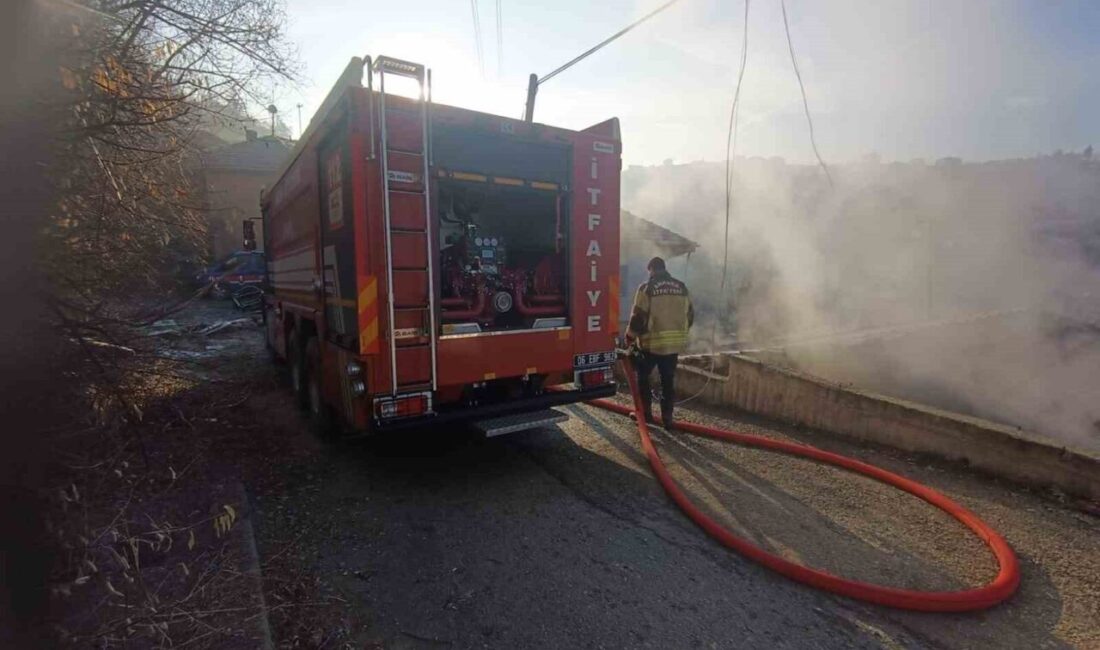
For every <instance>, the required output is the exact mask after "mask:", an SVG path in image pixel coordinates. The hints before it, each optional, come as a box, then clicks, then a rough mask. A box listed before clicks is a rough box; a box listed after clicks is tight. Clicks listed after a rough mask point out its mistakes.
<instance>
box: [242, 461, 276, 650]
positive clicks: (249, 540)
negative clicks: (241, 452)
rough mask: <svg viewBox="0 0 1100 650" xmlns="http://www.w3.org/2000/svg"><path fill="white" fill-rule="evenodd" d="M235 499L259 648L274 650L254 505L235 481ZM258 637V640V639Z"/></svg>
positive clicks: (243, 571) (243, 567)
mask: <svg viewBox="0 0 1100 650" xmlns="http://www.w3.org/2000/svg"><path fill="white" fill-rule="evenodd" d="M232 490H233V492H234V495H233V496H234V499H235V500H236V501H237V503H238V504H239V518H238V519H237V526H238V529H239V530H240V535H241V573H243V574H244V576H245V579H246V581H247V582H248V583H249V585H250V587H251V589H252V592H253V598H254V599H255V600H256V602H257V604H258V606H259V609H260V612H259V615H258V616H256V627H257V630H256V636H255V637H253V638H255V639H256V640H257V641H258V645H257V647H258V648H262V649H263V650H273V648H274V647H275V644H274V641H273V640H272V634H271V622H270V621H269V620H268V616H267V601H266V599H265V598H264V581H263V574H262V572H261V570H260V553H259V550H258V549H257V547H256V532H255V529H254V528H253V526H252V514H253V513H252V503H251V502H250V501H249V499H248V492H247V491H246V490H245V488H244V484H242V483H241V482H239V481H235V482H234V483H233V485H232ZM257 637H258V638H257Z"/></svg>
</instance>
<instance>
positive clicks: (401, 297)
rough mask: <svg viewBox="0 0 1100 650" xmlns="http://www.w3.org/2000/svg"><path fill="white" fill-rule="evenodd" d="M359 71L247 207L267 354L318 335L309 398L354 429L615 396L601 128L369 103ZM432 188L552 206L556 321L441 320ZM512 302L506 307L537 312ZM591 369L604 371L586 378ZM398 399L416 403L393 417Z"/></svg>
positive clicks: (608, 200)
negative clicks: (254, 226) (263, 287)
mask: <svg viewBox="0 0 1100 650" xmlns="http://www.w3.org/2000/svg"><path fill="white" fill-rule="evenodd" d="M364 71H365V72H366V73H367V74H368V75H369V74H370V71H371V63H370V60H369V59H368V60H367V61H366V62H363V61H360V60H359V59H353V61H352V63H351V65H349V68H348V71H346V72H345V74H344V77H343V78H342V79H341V82H340V83H338V84H337V86H336V87H335V88H334V89H333V91H332V93H330V96H329V98H328V99H326V102H325V105H323V106H322V109H321V110H320V111H319V112H318V114H317V116H315V117H314V119H313V121H311V123H310V127H309V129H308V130H307V132H306V133H305V134H303V137H302V139H301V141H300V142H299V144H298V145H297V147H296V148H295V150H294V152H293V154H292V159H291V160H290V161H288V163H287V165H286V166H285V168H284V170H283V171H282V172H281V174H280V176H279V178H278V179H277V180H276V181H275V183H274V184H273V185H272V186H271V187H270V189H269V190H267V191H265V192H264V193H263V196H262V199H261V204H262V211H263V216H264V237H265V239H266V242H265V243H266V251H267V264H268V278H267V286H268V290H269V291H268V296H267V298H266V303H265V310H264V314H265V320H266V328H267V331H266V336H267V341H268V345H269V346H270V347H271V348H272V349H273V351H274V353H275V355H276V356H277V357H280V358H282V359H285V360H287V361H288V362H290V363H292V364H294V363H299V362H300V360H299V359H296V358H288V354H290V353H291V351H294V352H296V353H297V354H298V355H301V354H302V353H303V352H302V351H303V350H305V349H306V347H307V344H306V341H307V339H309V338H316V341H317V343H316V345H315V347H318V348H319V350H320V353H319V369H318V368H317V367H316V365H315V367H314V368H313V370H312V372H315V373H319V383H320V386H321V389H322V393H323V396H324V401H325V403H326V404H327V406H328V407H329V408H331V409H332V411H333V412H334V413H335V414H336V415H337V416H339V419H340V420H341V421H343V422H344V423H345V424H346V425H347V426H348V427H349V428H352V429H355V430H360V431H369V430H373V429H384V428H387V427H398V426H400V425H406V424H411V423H425V422H431V421H442V420H446V419H456V418H457V419H475V418H477V417H481V416H486V415H489V414H504V413H509V412H515V411H523V410H525V409H537V408H543V407H545V406H548V405H555V404H561V403H567V402H573V401H579V400H584V399H591V398H593V397H598V396H604V395H608V394H611V393H612V392H614V389H615V386H614V384H613V383H612V382H611V381H610V371H609V369H610V365H611V364H612V363H613V361H614V349H615V338H616V336H617V334H618V332H617V331H616V330H617V328H618V322H619V305H618V295H619V287H618V282H619V280H618V278H619V175H620V167H621V162H620V161H621V157H620V156H621V143H620V140H619V129H618V122H617V120H614V119H612V120H608V121H607V122H604V123H601V124H599V125H596V126H594V127H591V128H589V129H586V130H583V131H571V130H567V129H561V128H556V127H551V126H546V125H543V124H534V123H527V122H524V121H522V120H516V119H510V118H506V117H499V116H495V115H489V114H485V113H480V112H475V111H470V110H465V109H461V108H454V107H450V106H444V105H439V104H433V103H426V102H423V101H421V100H419V99H416V98H406V97H400V96H397V95H394V94H392V93H391V94H385V95H383V93H382V92H381V89H379V88H375V87H373V86H374V84H373V81H374V79H370V77H368V79H370V80H369V81H368V84H367V85H363V83H362V74H363V72H364ZM357 77H358V78H357ZM428 78H429V79H430V76H429V77H428ZM424 115H427V118H426V119H424V118H423V116H424ZM383 120H385V123H384V124H383V122H382V121H383ZM383 130H384V132H385V135H384V137H383ZM425 139H427V146H425ZM383 157H385V159H383ZM425 171H426V172H427V173H425ZM384 174H386V176H385V180H384ZM387 181H388V182H387ZM441 185H446V186H447V187H448V188H459V190H456V191H461V190H462V188H465V187H467V186H469V187H471V188H474V189H477V191H479V192H498V194H492V196H501V197H505V198H501V199H496V200H501V201H505V200H507V197H508V196H520V197H526V198H525V199H524V200H530V201H535V202H538V201H541V202H543V203H546V202H547V201H554V202H556V203H555V205H556V209H557V214H558V217H557V218H558V220H559V221H562V223H561V224H558V226H556V227H557V228H558V230H557V231H556V232H557V233H558V234H557V235H556V237H558V238H559V240H561V244H560V246H561V247H562V248H563V250H562V251H561V254H560V256H559V259H561V260H563V261H564V268H560V269H559V270H558V271H557V275H559V276H562V277H557V278H551V280H555V281H557V282H559V286H561V287H562V289H561V290H560V291H561V294H563V295H561V294H559V295H558V297H557V298H555V297H553V296H543V297H542V298H545V300H544V302H547V303H550V302H552V301H554V300H558V301H559V307H558V308H557V309H559V310H560V311H559V312H554V313H555V314H559V313H564V314H565V316H564V318H562V317H556V318H549V319H537V318H536V319H535V323H536V324H539V325H540V327H539V328H537V329H535V328H524V327H520V328H518V329H517V328H511V329H505V330H501V331H476V330H477V329H478V328H477V327H475V326H474V325H472V324H467V325H463V324H455V323H448V322H447V318H448V317H447V315H446V312H445V310H444V307H442V306H441V303H443V302H444V300H443V297H442V292H443V290H444V289H443V284H444V280H445V278H443V277H442V274H443V271H442V270H441V264H440V260H441V255H444V253H442V252H441V250H440V248H441V244H440V242H439V235H438V233H439V228H440V221H439V219H440V218H441V217H440V216H439V215H438V214H435V212H436V206H438V205H439V203H438V199H439V196H440V186H441ZM448 191H451V190H448ZM509 193H511V194H509ZM387 199H388V201H389V203H388V206H387V203H386V201H387ZM387 209H388V216H389V219H388V221H389V227H388V230H389V233H388V234H389V237H387V219H386V215H387ZM521 225H522V224H520V226H521ZM563 232H566V233H568V236H564V235H562V234H561V233H563ZM485 241H486V243H488V241H489V238H488V237H486V239H485ZM493 242H494V244H495V242H496V240H495V239H494V240H493ZM527 286H531V285H529V284H528V285H527ZM390 287H392V291H391V289H390ZM391 293H392V297H393V303H392V310H391V307H390V296H391ZM515 295H516V299H517V300H518V301H519V302H521V303H525V301H526V300H532V301H534V300H536V299H538V298H540V296H537V295H536V296H526V297H525V296H524V295H523V293H522V291H521V292H520V293H518V294H515ZM446 300H447V301H448V303H447V304H450V305H454V304H460V303H462V300H460V299H458V298H447V299H446ZM506 302H507V301H506ZM561 302H564V304H560V303H561ZM525 304H526V303H525ZM536 304H537V303H536ZM517 308H518V306H517ZM538 309H539V307H533V306H530V307H528V310H530V311H531V312H532V313H539V312H538V311H537V310H538ZM543 309H545V308H543ZM475 310H476V307H475ZM551 311H552V310H551ZM391 313H392V317H391ZM451 313H459V312H458V311H453V312H451ZM547 313H549V312H547ZM452 320H453V319H452ZM541 325H548V326H546V327H542V326H541ZM463 327H465V328H467V329H466V330H463V329H462V328H463ZM469 328H473V329H474V330H475V331H469ZM433 356H434V359H433ZM394 360H396V365H395V364H394ZM303 363H304V362H303ZM349 364H351V365H350V366H349ZM303 368H304V366H303ZM349 368H350V370H349ZM353 371H354V372H353ZM593 371H606V372H604V374H601V375H600V376H599V377H598V378H597V377H595V375H593V374H592V373H593ZM395 378H396V383H395V382H394V379H395ZM582 379H584V380H583V381H582ZM589 379H591V381H589ZM402 396H421V397H420V398H418V400H417V401H416V403H415V404H413V407H411V408H408V409H405V408H401V409H395V408H394V406H393V404H394V403H395V402H394V400H395V398H401V397H402ZM387 404H388V405H387ZM401 404H403V405H406V406H407V405H408V404H411V402H407V401H406V402H401Z"/></svg>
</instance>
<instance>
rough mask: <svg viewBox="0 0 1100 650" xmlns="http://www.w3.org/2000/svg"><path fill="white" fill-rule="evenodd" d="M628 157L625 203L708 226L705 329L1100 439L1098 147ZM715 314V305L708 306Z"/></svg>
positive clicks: (814, 368) (898, 389)
mask: <svg viewBox="0 0 1100 650" xmlns="http://www.w3.org/2000/svg"><path fill="white" fill-rule="evenodd" d="M723 171H724V166H723V164H722V163H706V162H698V163H691V164H686V165H673V164H665V165H662V166H650V167H641V166H632V167H630V168H628V169H627V170H626V171H625V172H624V174H623V198H622V201H623V207H624V208H625V209H628V210H630V211H632V212H634V213H636V214H638V215H640V216H642V217H645V218H647V219H650V220H653V221H655V222H657V223H660V224H661V225H663V226H665V227H668V228H670V229H672V230H675V231H677V232H679V233H680V234H683V235H685V236H687V237H689V238H691V239H693V240H695V241H698V242H701V243H702V248H701V249H700V251H699V252H698V253H696V255H695V256H694V257H693V259H692V260H691V266H690V268H689V270H688V273H687V276H688V277H687V278H685V279H686V281H687V282H688V284H689V286H690V287H691V289H692V292H693V295H694V296H695V300H696V302H697V308H698V311H699V313H700V321H701V322H702V323H704V325H703V327H700V328H697V329H696V339H697V340H696V346H697V347H701V348H703V349H709V348H710V346H711V344H712V342H711V340H710V339H711V330H709V329H708V327H709V325H707V323H712V324H714V326H715V331H717V332H718V335H719V336H718V345H719V346H730V345H733V346H735V347H740V348H745V349H752V350H757V351H758V352H757V354H760V355H761V356H762V357H763V358H765V359H769V360H773V361H776V360H778V361H780V362H783V363H788V364H790V365H792V366H795V367H797V368H800V369H802V370H805V371H808V372H811V373H813V374H816V375H818V376H822V377H825V378H828V379H832V380H836V381H842V382H851V383H854V384H856V385H858V386H860V387H863V388H867V389H870V390H875V391H878V392H881V393H885V394H889V395H892V396H896V397H899V398H903V399H911V400H915V401H920V402H924V403H928V404H931V405H934V406H939V407H942V408H947V409H950V410H954V411H959V412H963V413H967V414H973V415H976V416H979V417H984V418H987V419H991V420H994V421H998V422H1002V423H1006V424H1010V425H1015V426H1020V427H1022V428H1025V429H1028V430H1031V431H1034V432H1037V433H1040V434H1045V435H1048V436H1051V437H1054V438H1056V439H1057V440H1058V441H1059V442H1061V443H1062V444H1066V445H1071V446H1076V447H1082V448H1090V449H1092V450H1100V382H1098V379H1097V378H1100V162H1098V161H1097V160H1095V159H1094V158H1093V157H1092V156H1091V149H1090V150H1088V151H1087V152H1085V153H1073V154H1062V153H1058V154H1055V155H1053V156H1044V157H1038V158H1029V159H1014V160H1003V161H995V162H987V163H963V162H962V161H960V160H958V159H951V158H945V159H941V160H939V161H937V162H936V163H934V164H926V163H924V162H923V161H913V162H910V163H889V164H883V163H881V162H879V161H878V160H877V158H875V157H868V158H866V159H865V160H863V161H861V162H859V163H852V164H846V165H841V166H836V167H833V168H832V169H831V171H832V173H833V177H834V179H835V181H836V186H835V188H832V189H830V187H829V185H828V183H827V182H826V181H825V178H824V176H823V174H822V173H821V172H820V170H819V169H817V168H815V167H812V166H806V165H789V164H786V163H785V162H784V161H783V160H781V159H778V158H772V159H764V158H748V159H737V160H736V163H735V181H734V193H733V204H732V207H731V219H730V237H729V254H730V262H729V268H728V275H727V279H726V290H725V295H722V294H721V293H720V291H719V287H720V284H721V263H722V255H723V250H722V241H723V237H724V203H725V194H724V180H723ZM708 319H709V320H708Z"/></svg>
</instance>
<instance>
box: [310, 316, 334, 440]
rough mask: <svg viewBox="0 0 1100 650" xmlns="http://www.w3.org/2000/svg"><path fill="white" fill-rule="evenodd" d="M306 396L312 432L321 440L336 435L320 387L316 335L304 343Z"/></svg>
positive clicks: (319, 358) (318, 346)
mask: <svg viewBox="0 0 1100 650" xmlns="http://www.w3.org/2000/svg"><path fill="white" fill-rule="evenodd" d="M305 358H306V396H307V402H308V408H309V423H310V427H311V428H312V429H313V432H314V433H315V434H317V437H319V438H321V439H322V440H331V439H333V438H335V437H336V435H337V433H338V430H337V425H336V417H335V415H334V413H333V411H332V407H330V406H329V405H328V404H326V403H325V397H324V392H323V390H322V389H321V346H320V344H319V343H318V342H317V339H316V337H313V338H310V339H309V341H308V342H307V343H306V354H305Z"/></svg>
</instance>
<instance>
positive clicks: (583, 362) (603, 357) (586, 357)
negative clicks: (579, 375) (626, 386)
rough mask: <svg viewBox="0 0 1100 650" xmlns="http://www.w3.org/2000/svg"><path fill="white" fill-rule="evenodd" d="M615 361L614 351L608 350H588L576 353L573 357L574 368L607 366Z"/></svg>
mask: <svg viewBox="0 0 1100 650" xmlns="http://www.w3.org/2000/svg"><path fill="white" fill-rule="evenodd" d="M613 363H615V351H614V350H611V351H610V352H589V353H588V354H578V355H576V356H574V357H573V367H574V368H592V367H595V366H609V365H611V364H613Z"/></svg>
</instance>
